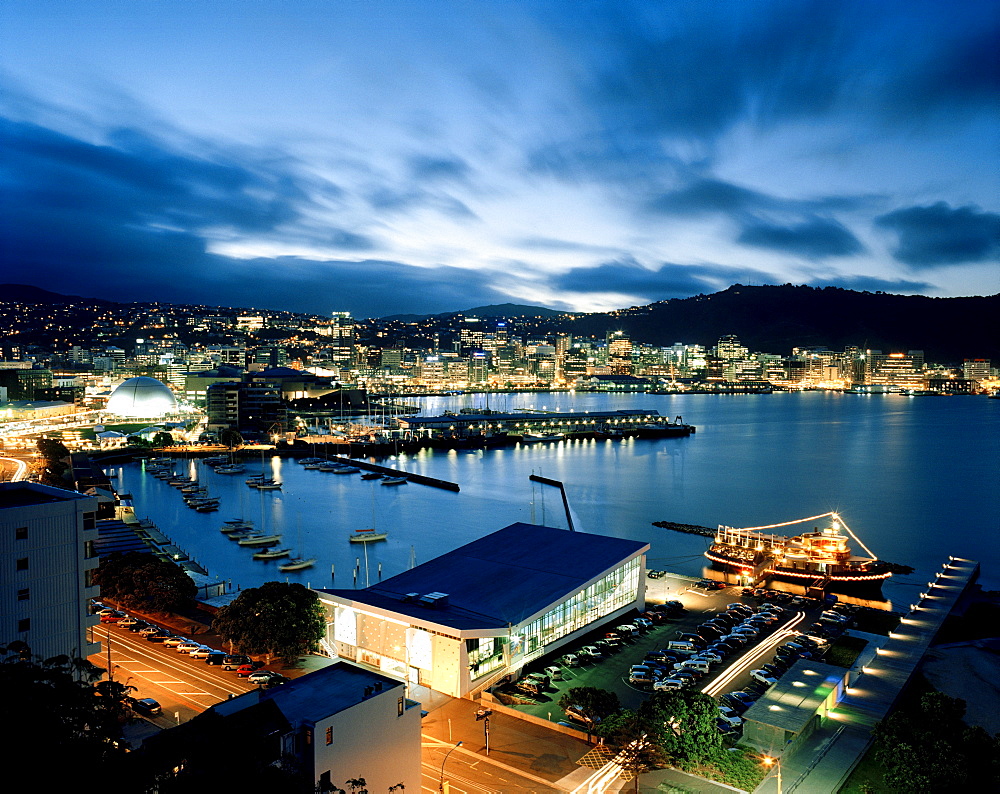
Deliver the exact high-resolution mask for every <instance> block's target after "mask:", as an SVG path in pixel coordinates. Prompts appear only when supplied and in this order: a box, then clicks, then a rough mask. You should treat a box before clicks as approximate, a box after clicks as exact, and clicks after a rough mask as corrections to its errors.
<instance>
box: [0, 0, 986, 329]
mask: <svg viewBox="0 0 1000 794" xmlns="http://www.w3.org/2000/svg"><path fill="white" fill-rule="evenodd" d="M998 53H1000V4H998V3H996V2H995V0H962V2H958V3H955V2H945V0H933V1H930V2H929V1H927V0H906V2H899V1H898V0H879V2H872V1H871V0H863V1H859V2H855V1H854V0H836V2H830V1H829V0H818V1H815V2H814V1H813V0H787V1H785V0H694V1H686V0H664V1H663V2H658V1H657V0H638V1H637V2H629V0H614V1H613V2H590V1H588V0H561V1H557V0H551V1H550V2H535V1H534V0H516V1H515V0H467V1H465V2H459V1H458V0H454V1H451V2H447V1H445V0H420V2H413V1H412V0H398V1H397V2H388V1H387V0H282V1H281V2H279V1H278V0H271V1H269V2H264V1H263V0H241V2H229V0H4V2H3V3H2V4H0V196H2V198H0V201H2V204H0V283H2V282H7V283H21V284H33V285H36V286H40V287H43V288H46V289H50V290H53V291H55V292H61V293H64V294H75V295H83V296H87V297H103V298H107V299H110V300H119V301H149V300H162V301H168V302H175V303H199V304H208V305H225V306H240V307H256V308H266V309H288V310H294V311H303V312H312V313H318V314H328V313H330V312H333V311H350V312H352V313H354V314H355V316H358V317H376V316H387V315H394V314H401V313H417V314H424V313H436V312H446V311H458V310H461V309H466V308H471V307H474V306H481V305H486V304H494V303H506V302H513V303H521V304H530V305H542V306H548V307H551V308H556V309H564V310H571V311H605V310H610V309H615V308H621V307H626V306H633V305H642V304H646V303H651V302H654V301H658V300H666V299H670V298H684V297H689V296H692V295H697V294H709V293H712V292H716V291H718V290H721V289H725V288H726V287H728V286H730V285H731V284H734V283H740V284H749V285H760V284H784V283H793V284H808V285H813V286H828V285H833V286H840V287H845V288H850V289H857V290H869V291H876V290H882V291H885V292H892V293H901V294H922V295H930V296H940V297H948V296H959V295H986V294H994V293H997V292H1000V60H998V59H1000V55H998Z"/></svg>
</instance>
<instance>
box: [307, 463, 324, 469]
mask: <svg viewBox="0 0 1000 794" xmlns="http://www.w3.org/2000/svg"><path fill="white" fill-rule="evenodd" d="M302 468H303V469H310V470H316V469H321V468H323V463H321V462H317V463H303V464H302Z"/></svg>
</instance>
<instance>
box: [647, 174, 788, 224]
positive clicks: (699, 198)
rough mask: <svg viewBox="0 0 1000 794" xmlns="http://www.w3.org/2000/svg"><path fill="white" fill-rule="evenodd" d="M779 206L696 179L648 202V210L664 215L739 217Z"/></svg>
mask: <svg viewBox="0 0 1000 794" xmlns="http://www.w3.org/2000/svg"><path fill="white" fill-rule="evenodd" d="M778 204H779V202H778V201H777V200H776V199H774V198H772V197H771V196H768V195H765V194H764V193H759V192H758V191H756V190H750V189H749V188H745V187H741V186H739V185H734V184H732V183H730V182H723V181H722V180H719V179H711V178H704V177H703V178H699V179H694V180H692V181H691V182H689V183H688V184H687V185H685V186H684V187H681V188H679V189H677V190H673V191H669V192H667V193H663V194H661V195H659V196H657V197H656V198H654V199H652V200H651V201H650V202H649V209H651V210H652V211H654V212H657V213H662V214H665V215H708V214H714V213H718V214H722V215H739V214H742V213H747V212H753V211H757V210H765V209H771V208H774V207H776V206H778Z"/></svg>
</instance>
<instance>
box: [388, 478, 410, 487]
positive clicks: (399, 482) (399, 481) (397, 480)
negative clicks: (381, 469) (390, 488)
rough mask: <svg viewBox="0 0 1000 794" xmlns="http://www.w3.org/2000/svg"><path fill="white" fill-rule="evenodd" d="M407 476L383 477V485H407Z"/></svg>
mask: <svg viewBox="0 0 1000 794" xmlns="http://www.w3.org/2000/svg"><path fill="white" fill-rule="evenodd" d="M408 481H409V480H408V478H407V477H383V478H382V485H406V483H407V482H408Z"/></svg>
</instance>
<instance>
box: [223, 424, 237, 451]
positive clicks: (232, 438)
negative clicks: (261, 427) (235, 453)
mask: <svg viewBox="0 0 1000 794" xmlns="http://www.w3.org/2000/svg"><path fill="white" fill-rule="evenodd" d="M219 443H220V444H222V445H223V446H226V447H229V448H230V449H232V448H233V447H238V446H240V445H242V444H243V436H241V435H240V434H239V433H237V432H236V431H235V430H230V429H229V428H228V427H227V428H224V429H222V430H220V431H219Z"/></svg>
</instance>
